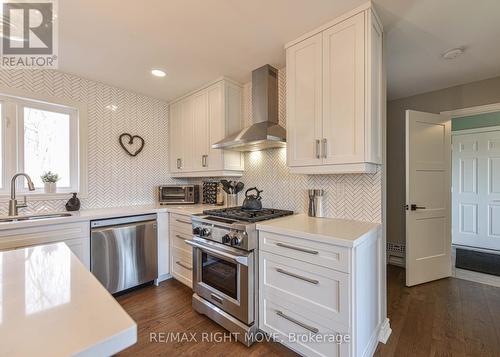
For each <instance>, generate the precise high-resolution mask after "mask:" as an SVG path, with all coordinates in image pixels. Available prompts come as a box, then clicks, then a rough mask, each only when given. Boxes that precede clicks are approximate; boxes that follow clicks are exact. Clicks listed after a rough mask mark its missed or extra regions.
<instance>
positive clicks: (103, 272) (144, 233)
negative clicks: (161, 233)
mask: <svg viewBox="0 0 500 357" xmlns="http://www.w3.org/2000/svg"><path fill="white" fill-rule="evenodd" d="M157 242H158V240H157V227H156V214H150V215H143V216H132V217H120V218H111V219H104V220H97V221H92V222H91V240H90V252H91V255H90V271H91V272H92V273H93V274H94V276H95V277H96V278H97V279H98V280H99V281H100V282H101V284H102V285H104V287H105V288H106V289H108V291H109V292H110V293H112V294H114V293H117V292H120V291H123V290H126V289H129V288H132V287H135V286H138V285H140V284H143V283H147V282H149V281H152V280H154V279H156V278H157V277H158V243H157Z"/></svg>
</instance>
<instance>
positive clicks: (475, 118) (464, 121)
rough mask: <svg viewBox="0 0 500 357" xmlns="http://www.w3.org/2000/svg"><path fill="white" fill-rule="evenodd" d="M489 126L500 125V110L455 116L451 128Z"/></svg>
mask: <svg viewBox="0 0 500 357" xmlns="http://www.w3.org/2000/svg"><path fill="white" fill-rule="evenodd" d="M488 126H500V112H493V113H485V114H477V115H469V116H467V117H460V118H453V119H452V120H451V130H452V131H456V130H465V129H475V128H484V127H488Z"/></svg>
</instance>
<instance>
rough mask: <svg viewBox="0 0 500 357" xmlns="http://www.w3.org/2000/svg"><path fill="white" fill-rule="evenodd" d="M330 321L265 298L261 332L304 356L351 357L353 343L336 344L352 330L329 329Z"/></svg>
mask: <svg viewBox="0 0 500 357" xmlns="http://www.w3.org/2000/svg"><path fill="white" fill-rule="evenodd" d="M327 322H328V321H325V320H324V319H319V318H316V316H312V315H311V314H310V313H309V311H307V310H302V309H301V308H300V307H297V306H294V305H291V304H287V303H286V302H285V303H282V302H280V303H277V302H276V301H274V300H270V299H263V300H262V304H261V306H260V325H259V327H260V329H261V330H263V331H264V332H267V333H269V334H272V335H273V336H274V337H275V338H277V339H278V340H279V341H280V342H281V343H283V344H284V345H285V346H287V347H289V348H291V349H292V350H295V351H297V352H299V353H300V354H302V355H304V356H322V357H323V356H329V357H330V356H331V357H347V356H348V355H349V343H346V342H344V343H336V342H334V341H335V338H339V336H337V335H341V336H345V335H346V334H348V333H349V332H348V330H347V329H346V328H345V327H344V326H342V325H337V326H336V327H334V328H333V329H332V328H327V327H325V325H324V324H325V323H327ZM336 336H337V337H336Z"/></svg>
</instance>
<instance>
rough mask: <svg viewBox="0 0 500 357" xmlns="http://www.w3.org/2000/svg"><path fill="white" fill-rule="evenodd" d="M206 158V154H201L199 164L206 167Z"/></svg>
mask: <svg viewBox="0 0 500 357" xmlns="http://www.w3.org/2000/svg"><path fill="white" fill-rule="evenodd" d="M207 158H208V155H202V156H201V166H203V167H207V166H208V164H207Z"/></svg>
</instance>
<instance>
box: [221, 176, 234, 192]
mask: <svg viewBox="0 0 500 357" xmlns="http://www.w3.org/2000/svg"><path fill="white" fill-rule="evenodd" d="M220 183H221V184H222V189H223V190H224V192H225V193H227V194H228V195H230V194H231V193H232V192H231V184H230V183H229V181H228V180H220Z"/></svg>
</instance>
